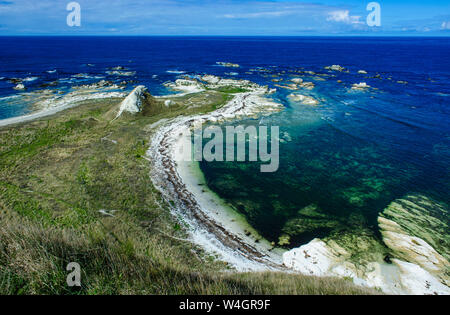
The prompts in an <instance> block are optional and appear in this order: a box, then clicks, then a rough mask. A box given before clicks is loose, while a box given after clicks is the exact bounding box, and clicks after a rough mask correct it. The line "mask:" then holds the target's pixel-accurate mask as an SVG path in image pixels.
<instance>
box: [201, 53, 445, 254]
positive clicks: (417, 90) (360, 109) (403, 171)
mask: <svg viewBox="0 0 450 315" xmlns="http://www.w3.org/2000/svg"><path fill="white" fill-rule="evenodd" d="M343 66H345V65H343ZM400 66H401V65H398V64H397V65H396V67H400ZM403 66H404V71H403V73H402V75H403V79H402V78H401V76H400V75H399V73H393V72H390V71H389V68H390V67H388V66H387V67H386V71H384V72H380V75H379V77H376V78H375V75H376V73H369V74H368V75H362V74H358V73H357V71H352V72H350V73H330V72H328V71H326V70H323V69H321V70H315V73H316V74H314V75H311V74H307V73H298V71H303V70H309V69H308V68H302V67H299V68H298V69H292V68H283V67H276V68H270V67H267V68H265V69H269V72H265V73H264V74H262V75H261V74H260V77H261V78H262V80H266V82H267V83H268V84H269V85H271V84H273V83H272V80H273V78H276V79H279V78H282V79H283V81H281V83H280V84H285V83H287V81H289V80H290V79H292V78H294V77H300V78H303V80H304V81H307V82H314V83H315V84H316V87H315V88H314V89H313V90H304V89H303V90H302V89H301V90H299V91H294V93H297V94H304V95H310V96H312V97H314V98H316V99H318V100H320V104H319V105H318V106H308V105H304V104H301V103H300V102H293V101H290V100H289V98H288V97H287V96H288V95H289V94H290V93H292V92H293V91H290V90H285V89H280V88H279V89H278V92H277V94H276V95H275V96H274V99H276V100H277V101H279V102H281V103H283V104H285V106H286V109H285V110H284V111H283V112H282V113H278V114H274V115H272V116H271V117H268V118H267V117H265V118H261V119H256V120H255V119H248V120H244V121H239V122H235V125H244V126H249V125H256V126H257V125H259V124H263V125H269V126H279V127H280V131H281V139H282V143H281V146H280V168H279V170H278V172H276V173H272V174H267V173H260V168H259V167H260V165H259V164H258V163H249V162H246V163H245V162H211V163H207V162H202V163H201V164H200V167H201V169H202V171H203V172H204V174H205V176H206V179H207V181H208V185H209V186H210V188H211V189H212V190H213V191H215V192H216V193H217V194H218V195H219V196H221V197H223V198H224V199H225V200H227V201H228V202H229V203H230V204H231V205H232V206H233V207H234V208H235V209H236V210H237V211H239V212H240V213H243V214H244V215H245V216H246V217H247V219H248V221H249V222H250V223H251V224H252V225H253V226H254V227H255V228H256V229H257V230H258V231H259V232H260V233H261V234H262V235H263V236H264V237H266V238H267V239H268V240H269V241H274V242H279V243H280V244H282V245H284V246H285V247H298V246H299V245H302V244H305V243H307V242H309V241H311V240H312V239H314V238H317V237H319V238H323V237H333V236H336V235H342V234H347V233H354V232H358V233H366V234H370V235H371V236H373V237H374V238H379V237H380V236H379V229H378V224H377V218H378V216H379V214H380V212H382V211H383V210H384V209H385V208H386V207H387V206H388V205H389V204H390V203H391V202H392V201H394V200H395V199H397V198H403V197H404V196H405V195H407V194H423V195H426V196H428V197H430V198H432V199H434V200H436V201H439V202H442V203H444V204H447V205H448V204H449V202H450V196H449V193H448V192H449V188H450V134H449V125H448V122H449V121H450V120H449V119H448V118H449V115H448V114H449V112H448V111H449V108H448V105H449V101H448V96H446V95H445V94H443V93H442V92H438V89H439V88H440V84H443V85H445V83H443V82H442V81H441V79H439V78H438V76H436V77H433V75H432V74H429V73H426V74H425V73H419V69H418V68H417V67H416V66H411V60H409V61H408V60H406V61H404V64H403ZM359 68H360V69H365V68H366V65H365V64H364V63H361V65H360V66H359ZM411 69H414V72H415V73H414V75H411ZM317 74H319V76H318V75H317ZM338 80H341V81H342V83H338ZM397 81H402V82H397ZM404 81H406V82H404ZM359 82H367V83H368V84H369V85H371V86H372V87H374V88H370V89H367V90H365V91H353V90H351V89H350V87H351V84H352V83H359ZM446 88H447V87H446ZM447 221H448V218H447ZM286 237H287V238H286ZM286 239H288V240H289V243H288V242H286V241H285V240H286ZM280 240H281V242H280ZM283 240H284V241H283Z"/></svg>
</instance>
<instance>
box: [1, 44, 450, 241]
mask: <svg viewBox="0 0 450 315" xmlns="http://www.w3.org/2000/svg"><path fill="white" fill-rule="evenodd" d="M449 51H450V38H392V37H391V38H379V37H371V38H363V37H353V38H349V37H339V38H336V37H335V38H325V37H300V38H292V37H285V38H282V37H278V38H264V37H257V38H255V37H239V38H231V37H228V38H227V37H225V38H224V37H217V38H210V37H197V38H194V37H192V38H190V37H180V38H177V37H171V38H168V37H84V38H83V37H71V38H60V37H47V38H45V37H20V38H15V37H3V38H0V78H2V79H1V80H0V119H4V118H8V117H13V116H18V115H22V114H24V113H27V112H29V110H30V108H29V104H28V103H27V102H24V101H22V99H21V96H18V94H20V93H29V92H32V91H34V90H39V89H43V88H44V87H43V84H46V83H49V82H54V81H58V85H57V86H55V87H51V88H53V89H60V90H63V91H70V90H71V86H73V85H77V84H81V83H88V82H97V81H99V80H100V79H107V80H113V81H116V82H120V81H123V80H135V81H136V84H138V83H139V84H144V85H146V86H147V87H148V88H149V90H150V92H151V93H152V94H154V95H162V94H167V93H170V91H167V90H166V88H165V87H164V86H162V83H164V82H166V81H169V80H175V79H176V78H177V77H178V76H180V75H197V74H202V73H206V74H215V75H220V76H224V77H230V78H244V79H249V80H252V81H255V82H257V83H261V84H267V85H270V86H273V87H274V85H275V82H273V81H272V80H273V79H274V78H275V77H276V78H283V79H284V80H289V78H292V77H294V76H295V77H301V78H303V79H304V80H305V81H309V82H314V83H315V85H316V87H315V88H314V89H313V90H311V91H309V90H307V91H302V94H306V95H310V96H312V97H314V98H316V99H319V100H320V104H319V105H318V106H306V105H302V104H300V103H295V102H292V101H289V98H287V95H289V94H290V93H292V91H289V90H284V89H278V92H277V93H276V94H275V95H274V96H273V97H274V98H275V99H276V100H277V101H279V102H281V103H283V104H284V105H285V106H286V110H285V111H283V112H282V113H279V114H275V115H273V116H271V117H270V118H264V119H263V121H261V120H256V121H255V120H248V121H244V122H240V123H245V124H254V123H256V124H260V123H262V122H263V123H264V124H269V125H270V124H272V125H278V126H280V128H281V132H282V134H283V135H284V137H285V140H286V141H285V142H284V143H282V145H281V148H280V154H281V162H280V170H279V171H278V172H277V173H274V174H269V175H267V174H260V173H259V172H258V171H257V169H258V166H257V165H254V164H248V163H201V168H202V170H203V171H204V173H205V175H206V178H207V180H208V183H209V185H210V187H211V188H212V189H213V190H214V191H216V192H217V193H218V194H219V195H220V196H221V197H223V198H225V199H226V200H228V201H229V202H230V204H232V205H233V206H234V207H235V208H236V209H237V210H238V211H240V212H242V213H244V214H245V215H246V216H247V218H248V219H249V221H250V223H252V224H253V225H254V226H255V227H256V228H257V229H258V230H259V231H260V232H261V233H262V234H263V235H264V236H265V237H267V238H268V239H270V240H275V241H276V240H277V239H278V237H279V236H280V235H283V234H288V235H289V236H291V245H292V246H295V245H298V244H300V243H303V242H306V241H308V240H310V239H311V238H313V237H318V236H326V235H329V234H330V233H336V231H341V229H342V226H344V225H345V226H347V227H348V228H349V229H356V228H359V227H361V226H363V227H364V228H369V229H373V230H375V229H376V228H375V226H376V217H377V216H378V214H379V212H381V211H383V209H384V208H385V207H386V206H387V205H388V204H389V203H390V202H391V201H393V200H395V199H396V198H401V197H403V196H405V195H407V194H424V195H426V196H428V197H430V198H433V199H435V200H437V201H439V202H443V203H446V204H449V202H450V194H449V191H450V54H449ZM219 61H223V62H233V63H237V64H239V65H241V67H240V68H225V67H220V66H218V65H217V64H216V63H217V62H219ZM330 65H341V66H343V67H345V68H346V69H348V70H349V72H332V73H330V72H329V71H327V70H325V69H324V67H325V66H330ZM117 66H123V67H126V68H127V71H135V72H136V74H135V75H132V76H130V77H125V78H124V77H122V76H117V75H114V74H112V75H110V74H108V73H107V71H108V70H110V69H111V68H113V67H117ZM55 70H56V71H55ZM359 70H365V71H366V72H367V74H360V73H358V71H359ZM301 71H313V72H314V74H307V73H301ZM299 73H300V74H299ZM77 74H83V76H82V77H80V76H79V77H74V75H77ZM320 74H327V75H329V76H320ZM10 78H22V79H23V78H28V79H27V80H26V81H25V82H24V84H25V86H26V88H27V90H26V91H25V92H17V91H15V90H13V87H14V84H13V83H11V82H8V79H10ZM360 82H366V83H367V84H368V85H370V86H371V88H370V89H368V90H367V91H353V90H351V86H352V84H354V83H360ZM45 88H48V87H45ZM130 88H131V86H130ZM311 206H313V207H315V208H317V209H320V211H319V212H321V213H324V214H326V216H328V217H329V218H333V219H332V220H330V221H329V222H326V223H324V222H319V223H317V222H316V223H314V224H312V225H311V226H310V227H308V228H305V229H303V230H301V231H299V230H298V227H297V230H296V225H295V224H294V223H295V218H296V216H297V215H298V211H299V210H301V209H304V208H305V207H306V208H307V207H311ZM292 222H294V223H292ZM336 222H337V223H336ZM337 226H338V227H339V228H338V227H337Z"/></svg>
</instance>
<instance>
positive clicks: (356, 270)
mask: <svg viewBox="0 0 450 315" xmlns="http://www.w3.org/2000/svg"><path fill="white" fill-rule="evenodd" d="M378 224H379V228H380V233H381V235H382V237H383V242H384V245H385V246H386V247H384V246H383V244H380V243H379V242H378V241H376V240H375V239H374V238H373V237H364V234H360V235H356V234H350V235H347V236H345V235H341V236H335V237H333V238H332V239H324V240H320V239H316V240H313V241H312V242H310V243H309V244H306V245H304V246H302V247H299V248H296V249H293V250H291V251H288V252H286V253H285V254H284V255H283V261H284V264H285V265H286V266H287V267H289V268H292V269H294V270H297V271H299V272H301V273H304V274H309V275H316V276H337V277H350V278H352V279H353V281H354V283H355V284H361V285H366V286H369V287H376V288H380V289H381V290H383V292H385V293H389V294H417V295H424V294H441V295H448V294H450V288H449V284H450V281H449V276H448V275H449V274H450V272H449V268H450V264H449V262H448V255H449V253H448V251H449V246H448V245H449V235H448V208H447V207H446V206H445V205H443V204H440V203H438V202H436V201H433V200H432V199H430V198H427V197H425V196H421V195H411V196H406V197H405V198H402V199H398V200H395V201H394V202H392V203H391V204H390V205H389V206H388V207H387V208H386V209H385V210H384V212H383V213H382V214H381V215H380V216H379V218H378ZM370 253H372V254H371V255H370Z"/></svg>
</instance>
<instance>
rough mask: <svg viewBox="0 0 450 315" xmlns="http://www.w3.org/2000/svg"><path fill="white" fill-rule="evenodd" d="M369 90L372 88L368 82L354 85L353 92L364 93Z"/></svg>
mask: <svg viewBox="0 0 450 315" xmlns="http://www.w3.org/2000/svg"><path fill="white" fill-rule="evenodd" d="M368 88H370V85H368V84H367V83H366V82H361V83H355V84H353V85H352V90H358V91H363V90H365V89H368Z"/></svg>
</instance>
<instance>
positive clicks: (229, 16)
mask: <svg viewBox="0 0 450 315" xmlns="http://www.w3.org/2000/svg"><path fill="white" fill-rule="evenodd" d="M287 14H292V12H290V11H272V12H257V13H243V14H225V15H224V17H225V18H227V19H251V18H260V17H279V16H283V15H287Z"/></svg>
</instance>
